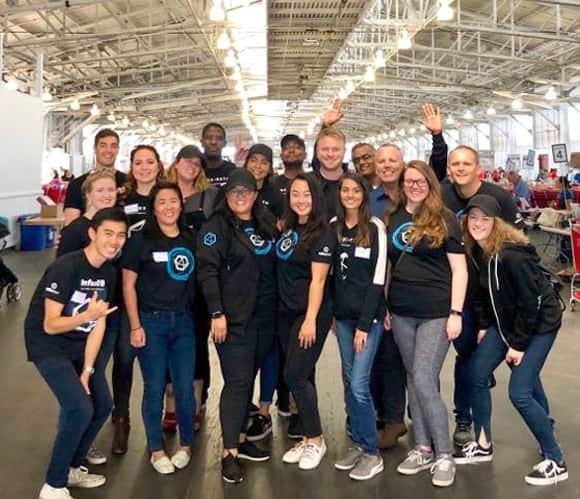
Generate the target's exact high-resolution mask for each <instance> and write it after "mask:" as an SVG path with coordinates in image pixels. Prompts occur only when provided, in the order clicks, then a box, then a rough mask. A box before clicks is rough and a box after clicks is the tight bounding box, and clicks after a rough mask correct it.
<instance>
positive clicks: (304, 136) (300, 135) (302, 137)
mask: <svg viewBox="0 0 580 499" xmlns="http://www.w3.org/2000/svg"><path fill="white" fill-rule="evenodd" d="M298 137H300V138H301V139H302V140H304V139H305V138H306V134H305V133H304V131H301V132H300V133H299V134H298Z"/></svg>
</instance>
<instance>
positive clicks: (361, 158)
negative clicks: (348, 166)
mask: <svg viewBox="0 0 580 499" xmlns="http://www.w3.org/2000/svg"><path fill="white" fill-rule="evenodd" d="M373 156H374V155H373V154H372V153H370V152H368V153H366V154H363V155H362V156H358V157H353V158H352V162H353V164H355V165H358V164H359V163H360V162H361V161H368V160H370V159H372V157H373Z"/></svg>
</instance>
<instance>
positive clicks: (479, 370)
mask: <svg viewBox="0 0 580 499" xmlns="http://www.w3.org/2000/svg"><path fill="white" fill-rule="evenodd" d="M556 333H557V331H554V332H553V333H551V334H538V335H532V336H530V340H529V342H528V346H527V347H526V351H525V354H524V358H523V360H522V363H521V364H520V365H519V366H517V367H514V366H513V365H512V364H510V368H511V375H510V381H509V387H508V392H509V397H510V400H511V402H512V404H513V405H514V407H515V408H516V409H517V411H518V412H519V413H520V416H521V417H522V418H523V420H524V422H525V423H526V425H527V427H528V428H529V429H530V431H531V432H532V434H533V435H534V437H535V438H536V440H537V441H538V443H539V444H540V447H541V449H542V451H543V452H544V456H545V457H546V459H552V460H554V461H556V462H558V463H559V462H560V461H561V460H562V451H561V449H560V446H559V445H558V442H557V441H556V437H555V436H554V429H553V427H552V422H553V421H552V419H551V418H550V407H549V405H548V399H547V397H546V393H545V392H544V388H543V386H542V382H541V381H540V371H541V370H542V368H543V367H544V363H545V361H546V357H547V356H548V353H549V352H550V350H551V348H552V345H553V343H554V340H555V339H556ZM507 350H508V348H507V346H506V344H505V343H504V342H503V341H502V338H501V336H500V335H499V333H498V331H497V329H495V328H494V327H492V328H489V329H488V330H487V333H486V335H485V337H484V338H483V340H482V342H481V343H480V344H479V346H478V347H477V350H476V351H475V354H474V355H473V357H472V363H471V370H470V372H471V377H470V380H471V385H472V396H473V399H472V405H473V423H474V427H475V437H476V438H479V435H480V433H481V431H482V430H483V431H484V433H485V436H486V438H487V440H488V441H490V442H491V439H492V437H491V394H490V390H489V377H490V376H491V374H492V373H493V372H494V371H495V369H496V368H497V366H499V365H500V364H501V363H502V362H503V360H504V359H505V355H506V352H507Z"/></svg>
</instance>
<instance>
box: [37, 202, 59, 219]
mask: <svg viewBox="0 0 580 499" xmlns="http://www.w3.org/2000/svg"><path fill="white" fill-rule="evenodd" d="M63 212H64V208H63V205H62V204H53V205H46V204H45V205H40V218H61V217H62V216H63Z"/></svg>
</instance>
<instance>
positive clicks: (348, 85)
mask: <svg viewBox="0 0 580 499" xmlns="http://www.w3.org/2000/svg"><path fill="white" fill-rule="evenodd" d="M344 88H345V90H346V92H347V93H348V94H349V95H350V94H352V93H353V92H354V91H355V89H356V85H355V84H354V81H352V80H350V79H349V80H348V81H347V82H346V86H345V87H344Z"/></svg>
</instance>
